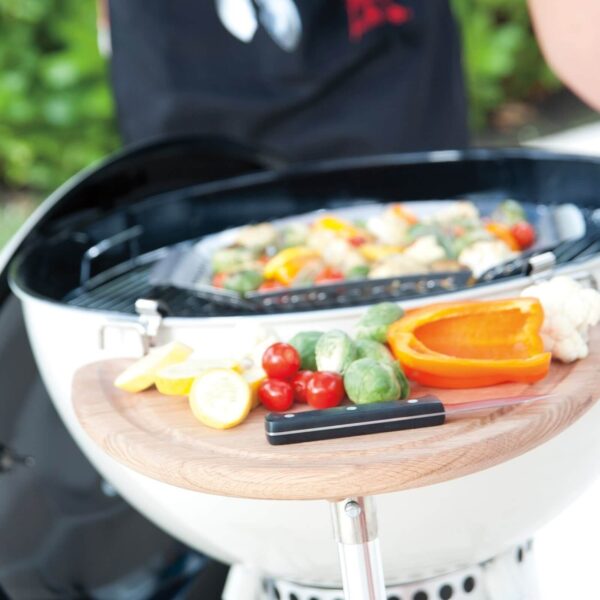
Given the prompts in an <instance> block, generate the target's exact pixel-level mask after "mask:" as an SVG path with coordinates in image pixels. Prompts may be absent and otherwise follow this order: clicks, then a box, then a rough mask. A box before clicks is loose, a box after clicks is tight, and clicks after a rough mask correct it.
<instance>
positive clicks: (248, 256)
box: [212, 247, 257, 273]
mask: <svg viewBox="0 0 600 600" xmlns="http://www.w3.org/2000/svg"><path fill="white" fill-rule="evenodd" d="M256 257H257V255H256V253H255V252H253V251H252V250H250V249H248V248H239V247H233V248H221V249H220V250H217V251H216V252H215V253H214V254H213V257H212V268H213V271H215V272H216V273H219V272H220V273H234V272H236V271H242V270H244V269H249V268H252V267H253V266H254V264H255V261H256Z"/></svg>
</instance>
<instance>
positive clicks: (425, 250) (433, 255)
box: [404, 235, 446, 265]
mask: <svg viewBox="0 0 600 600" xmlns="http://www.w3.org/2000/svg"><path fill="white" fill-rule="evenodd" d="M404 256H407V257H408V258H411V259H413V260H415V261H418V262H420V263H423V264H424V265H430V264H431V263H434V262H436V261H438V260H443V259H444V258H446V252H445V251H444V249H443V248H442V247H441V246H440V245H439V243H438V241H437V238H436V237H435V235H425V236H423V237H421V238H419V239H418V240H416V241H415V242H413V243H412V244H411V245H410V246H409V247H408V248H407V249H406V250H405V251H404Z"/></svg>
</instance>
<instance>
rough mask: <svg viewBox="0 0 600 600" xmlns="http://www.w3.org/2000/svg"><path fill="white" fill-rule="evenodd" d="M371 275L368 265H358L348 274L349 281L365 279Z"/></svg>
mask: <svg viewBox="0 0 600 600" xmlns="http://www.w3.org/2000/svg"><path fill="white" fill-rule="evenodd" d="M368 275H369V267H368V266H367V265H356V266H355V267H352V268H351V269H349V270H348V271H347V272H346V277H347V278H348V279H364V278H365V277H368Z"/></svg>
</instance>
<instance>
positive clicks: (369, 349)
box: [356, 339, 410, 398]
mask: <svg viewBox="0 0 600 600" xmlns="http://www.w3.org/2000/svg"><path fill="white" fill-rule="evenodd" d="M356 357H357V358H358V359H360V358H372V359H373V360H376V361H377V362H380V363H386V364H389V365H390V366H391V367H392V370H393V371H394V375H395V376H396V379H397V380H398V383H399V384H400V389H401V395H400V397H401V398H407V397H408V394H409V391H410V386H409V383H408V380H407V379H406V375H404V371H403V370H402V367H401V366H400V364H399V363H398V361H397V360H396V359H395V358H394V357H393V355H392V353H391V352H390V351H389V350H388V348H387V346H384V345H383V344H380V343H379V342H376V341H375V340H369V339H359V340H357V341H356Z"/></svg>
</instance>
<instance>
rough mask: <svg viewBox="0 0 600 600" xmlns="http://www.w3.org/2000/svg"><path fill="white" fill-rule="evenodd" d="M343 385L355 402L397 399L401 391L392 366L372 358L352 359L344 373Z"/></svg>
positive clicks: (367, 402)
mask: <svg viewBox="0 0 600 600" xmlns="http://www.w3.org/2000/svg"><path fill="white" fill-rule="evenodd" d="M344 387H345V388H346V393H347V394H348V397H349V398H350V400H352V402H354V403H355V404H370V403H371V402H387V401H390V400H398V399H399V398H400V395H401V393H402V389H401V386H400V383H398V380H397V379H396V376H395V375H394V371H393V370H392V367H391V366H390V365H389V364H388V363H384V362H378V361H376V360H375V359H373V358H360V359H359V360H356V361H354V362H353V363H352V364H351V365H350V366H349V367H348V369H347V370H346V373H345V374H344Z"/></svg>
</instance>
